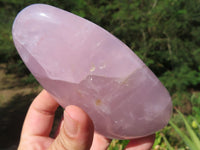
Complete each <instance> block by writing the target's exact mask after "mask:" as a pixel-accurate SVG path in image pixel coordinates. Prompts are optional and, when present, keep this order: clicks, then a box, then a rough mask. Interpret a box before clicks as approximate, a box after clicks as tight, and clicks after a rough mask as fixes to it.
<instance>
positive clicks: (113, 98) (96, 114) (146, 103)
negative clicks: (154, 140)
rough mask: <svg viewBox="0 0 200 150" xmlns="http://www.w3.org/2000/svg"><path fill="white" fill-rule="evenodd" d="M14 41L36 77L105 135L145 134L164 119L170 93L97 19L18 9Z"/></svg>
mask: <svg viewBox="0 0 200 150" xmlns="http://www.w3.org/2000/svg"><path fill="white" fill-rule="evenodd" d="M13 39H14V43H15V46H16V48H17V50H18V52H19V54H20V56H21V58H22V59H23V61H24V62H25V64H26V65H27V67H28V68H29V69H30V71H31V72H32V74H33V75H34V76H35V78H36V79H37V80H38V81H39V83H40V84H41V85H42V86H43V87H44V88H45V89H46V90H47V91H48V92H49V93H51V94H52V95H53V96H54V97H55V99H56V100H57V101H58V103H59V104H60V105H61V106H62V107H65V106H67V105H71V104H73V105H77V106H79V107H81V108H82V109H83V110H85V111H86V112H87V113H88V114H89V116H90V117H91V118H92V120H93V122H94V125H95V130H96V131H97V132H99V133H100V134H102V135H104V136H106V137H108V138H117V139H131V138H137V137H142V136H146V135H150V134H152V133H154V132H156V131H158V130H160V129H162V128H163V127H164V126H165V125H166V124H167V123H168V121H169V119H170V116H171V110H172V103H171V98H170V95H169V93H168V92H167V90H166V89H165V87H164V86H163V85H162V84H161V82H160V81H159V80H158V78H157V77H156V76H155V75H154V74H153V73H152V72H151V71H150V69H148V67H147V66H146V65H145V64H144V63H143V62H142V61H141V60H140V59H139V58H138V57H137V56H136V55H135V54H134V53H133V52H132V51H131V50H130V49H129V48H128V47H127V46H126V45H125V44H124V43H122V42H121V41H120V40H118V39H117V38H116V37H114V36H113V35H111V34H110V33H108V32H107V31H106V30H104V29H102V28H101V27H99V26H97V25H96V24H94V23H92V22H90V21H88V20H85V19H83V18H81V17H79V16H76V15H74V14H71V13H69V12H67V11H64V10H61V9H58V8H55V7H52V6H49V5H44V4H34V5H31V6H29V7H27V8H25V9H23V10H22V11H21V12H20V13H19V14H18V15H17V17H16V19H15V21H14V24H13Z"/></svg>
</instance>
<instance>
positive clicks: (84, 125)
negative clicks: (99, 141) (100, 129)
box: [49, 105, 94, 150]
mask: <svg viewBox="0 0 200 150" xmlns="http://www.w3.org/2000/svg"><path fill="white" fill-rule="evenodd" d="M93 134H94V126H93V123H92V121H91V119H90V118H89V116H88V115H87V114H86V113H85V112H84V111H83V110H82V109H80V108H79V107H77V106H73V105H71V106H68V107H66V109H65V111H64V120H63V122H62V124H61V128H60V132H59V134H58V136H57V137H56V139H55V140H54V142H53V143H52V145H51V146H50V148H49V150H88V149H90V147H91V145H92V140H93Z"/></svg>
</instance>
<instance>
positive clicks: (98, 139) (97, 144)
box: [90, 132, 111, 150]
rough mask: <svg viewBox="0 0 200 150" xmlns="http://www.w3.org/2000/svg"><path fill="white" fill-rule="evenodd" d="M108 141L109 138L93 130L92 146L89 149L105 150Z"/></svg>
mask: <svg viewBox="0 0 200 150" xmlns="http://www.w3.org/2000/svg"><path fill="white" fill-rule="evenodd" d="M110 142H111V140H109V139H107V138H105V137H104V136H102V135H100V134H98V133H96V132H95V133H94V138H93V143H92V147H91V149H90V150H105V149H107V148H108V146H109V144H110Z"/></svg>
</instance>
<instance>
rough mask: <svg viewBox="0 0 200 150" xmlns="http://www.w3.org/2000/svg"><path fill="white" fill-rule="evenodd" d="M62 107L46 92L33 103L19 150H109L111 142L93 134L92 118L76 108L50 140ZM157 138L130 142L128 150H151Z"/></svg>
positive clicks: (67, 111) (66, 114) (70, 109)
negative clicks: (54, 121)
mask: <svg viewBox="0 0 200 150" xmlns="http://www.w3.org/2000/svg"><path fill="white" fill-rule="evenodd" d="M58 106H59V104H58V103H57V102H56V101H55V100H54V99H53V97H51V95H50V94H48V92H46V91H45V90H43V91H42V92H41V93H40V94H39V95H38V96H37V97H36V98H35V99H34V101H33V103H32V104H31V106H30V108H29V110H28V113H27V115H26V118H25V121H24V125H23V128H22V133H21V139H20V143H19V147H18V150H89V149H90V150H106V149H107V147H108V146H109V144H110V141H111V140H109V139H106V138H105V137H104V136H102V135H99V134H97V133H95V132H94V126H93V123H92V120H91V119H90V117H89V116H88V115H87V114H86V113H85V112H84V111H83V110H82V109H81V108H79V107H77V106H73V105H70V106H67V107H66V108H65V110H64V113H63V117H64V119H63V120H62V122H61V125H60V127H59V129H58V134H57V136H56V137H55V138H50V137H49V134H50V132H51V129H52V125H53V120H54V115H55V111H56V109H57V107H58ZM154 139H155V135H150V136H147V137H143V138H140V139H133V140H130V142H129V144H128V145H127V147H126V150H150V149H151V147H152V145H153V142H154Z"/></svg>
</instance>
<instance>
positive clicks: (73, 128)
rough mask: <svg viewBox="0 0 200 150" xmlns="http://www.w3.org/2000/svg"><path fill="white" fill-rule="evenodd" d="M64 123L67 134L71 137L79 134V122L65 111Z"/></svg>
mask: <svg viewBox="0 0 200 150" xmlns="http://www.w3.org/2000/svg"><path fill="white" fill-rule="evenodd" d="M64 122H65V123H64V128H65V130H66V134H68V136H70V137H75V136H76V134H77V133H78V122H77V121H76V120H74V119H73V118H72V117H71V116H70V114H69V112H68V111H67V110H65V111H64Z"/></svg>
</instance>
